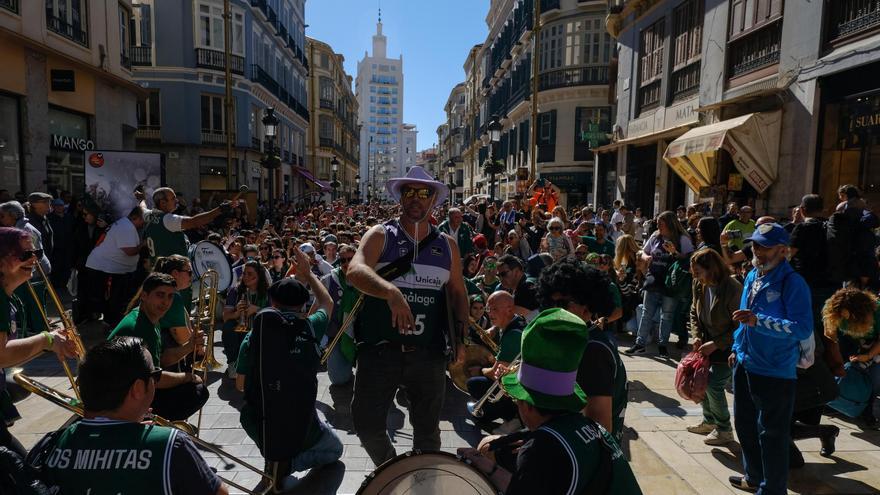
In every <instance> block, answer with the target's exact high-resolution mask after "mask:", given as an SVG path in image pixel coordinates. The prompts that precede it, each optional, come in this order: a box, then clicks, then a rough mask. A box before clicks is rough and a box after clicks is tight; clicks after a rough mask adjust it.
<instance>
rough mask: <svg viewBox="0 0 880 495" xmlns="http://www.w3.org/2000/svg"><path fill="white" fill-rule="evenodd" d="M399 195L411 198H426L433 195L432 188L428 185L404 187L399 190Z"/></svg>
mask: <svg viewBox="0 0 880 495" xmlns="http://www.w3.org/2000/svg"><path fill="white" fill-rule="evenodd" d="M400 195H401V197H403V198H412V197H414V196H417V197H418V198H419V199H428V198H430V197H431V196H433V195H434V190H433V189H431V188H430V187H418V188H416V187H404V188H401V190H400Z"/></svg>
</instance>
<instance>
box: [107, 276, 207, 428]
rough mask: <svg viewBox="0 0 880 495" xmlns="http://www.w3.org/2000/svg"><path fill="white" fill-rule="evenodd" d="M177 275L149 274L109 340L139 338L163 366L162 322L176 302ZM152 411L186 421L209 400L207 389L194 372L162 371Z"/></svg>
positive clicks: (158, 365)
mask: <svg viewBox="0 0 880 495" xmlns="http://www.w3.org/2000/svg"><path fill="white" fill-rule="evenodd" d="M176 285H177V283H176V282H175V281H174V277H172V276H171V275H167V274H165V273H151V274H149V275H147V278H146V279H145V280H144V283H143V285H141V295H140V304H139V305H138V307H136V308H134V309H133V310H131V312H129V313H128V314H127V315H126V316H125V318H123V319H122V321H120V322H119V325H117V326H116V328H115V329H113V331H112V332H111V333H110V336H109V337H108V340H112V339H114V338H116V337H122V336H131V337H138V338H140V339H141V340H142V341H143V343H144V346H145V347H147V349H148V350H149V351H150V356H152V359H153V366H154V367H155V368H160V363H161V359H162V333H161V331H160V327H159V321H160V320H161V319H162V317H163V316H165V314H166V313H167V312H168V310H169V308H171V306H172V305H173V303H174V295H175V294H176V292H177V291H176ZM151 395H155V397H154V398H153V401H152V402H153V411H154V412H155V413H156V414H158V415H159V416H162V417H164V418H167V419H169V420H171V421H177V420H186V419H187V418H189V417H190V416H191V415H192V414H193V413H194V412H196V411H198V410H199V409H201V408H202V406H204V405H205V402H207V401H208V389H207V387H206V386H205V385H204V384H203V383H202V380H201V378H199V377H198V376H197V375H195V374H193V373H179V372H171V371H162V374H161V376H160V378H159V381H158V382H157V383H156V391H155V393H154V394H151Z"/></svg>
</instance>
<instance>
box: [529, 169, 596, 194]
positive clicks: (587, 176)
mask: <svg viewBox="0 0 880 495" xmlns="http://www.w3.org/2000/svg"><path fill="white" fill-rule="evenodd" d="M541 178H542V179H544V180H549V181H550V182H552V183H553V185H554V186H556V187H558V188H560V189H562V190H566V189H568V190H581V189H585V188H588V187H591V186H592V184H593V173H592V172H551V173H541Z"/></svg>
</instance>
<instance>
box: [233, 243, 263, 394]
mask: <svg viewBox="0 0 880 495" xmlns="http://www.w3.org/2000/svg"><path fill="white" fill-rule="evenodd" d="M265 272H266V269H265V268H264V267H263V265H262V264H261V263H260V262H259V261H257V260H250V261H247V262H245V264H244V266H243V268H242V271H241V278H240V279H239V281H238V284H237V285H235V286H233V287H230V288H229V292H227V293H226V305H225V306H223V352H224V353H225V354H226V362H227V363H229V365H228V367H227V369H226V375H227V376H228V377H229V379H231V380H234V379H235V378H236V374H235V362H236V361H237V360H238V350H239V348H241V342H242V341H243V340H244V336H245V333H247V332H246V331H244V332H242V331H236V327H237V326H239V325H241V324H242V323H243V324H244V325H246V326H247V327H248V329H250V326H251V325H250V322H251V319H252V318H253V316H254V315H255V314H257V312H258V311H260V310H261V309H263V308H265V307H266V306H268V305H269V297H268V292H267V291H268V289H269V282H268V277H266V276H265Z"/></svg>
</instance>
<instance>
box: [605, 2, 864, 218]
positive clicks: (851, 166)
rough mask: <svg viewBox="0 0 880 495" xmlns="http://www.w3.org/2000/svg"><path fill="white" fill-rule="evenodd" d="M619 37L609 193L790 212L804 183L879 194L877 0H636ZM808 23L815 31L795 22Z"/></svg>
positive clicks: (664, 205)
mask: <svg viewBox="0 0 880 495" xmlns="http://www.w3.org/2000/svg"><path fill="white" fill-rule="evenodd" d="M610 9H611V10H610V15H609V20H608V26H607V27H608V29H609V32H610V33H611V34H613V35H614V36H615V37H616V38H617V40H618V46H619V57H618V59H617V61H616V67H617V76H616V78H615V80H614V81H613V84H612V86H613V87H614V88H615V89H616V103H617V121H616V126H615V132H614V142H613V143H612V144H610V145H606V146H602V147H600V148H599V151H601V152H603V153H605V154H607V155H608V156H609V157H610V159H611V160H613V161H615V162H616V164H617V171H616V173H617V176H618V178H619V180H618V188H617V190H616V191H615V193H616V196H618V197H623V198H625V199H626V201H627V202H628V203H631V204H633V205H637V206H642V207H644V208H647V209H648V210H654V211H655V212H656V211H659V210H663V209H671V208H674V207H676V206H678V205H681V204H685V203H690V202H694V201H707V202H712V203H713V205H715V206H716V209H720V205H721V204H722V203H723V202H725V201H730V200H735V201H738V202H739V203H741V204H744V203H751V204H754V205H756V206H757V207H758V209H759V211H760V212H761V213H768V214H776V215H788V214H789V207H790V206H791V205H793V204H798V203H799V202H800V197H801V195H803V194H804V193H806V192H810V191H813V192H817V193H820V194H821V195H822V197H823V199H824V200H825V206H826V209H829V211H830V209H833V207H834V205H835V204H836V202H837V198H836V188H837V187H838V186H839V185H841V184H845V183H853V184H856V185H859V186H860V187H862V188H863V189H864V190H865V193H866V196H868V198H869V200H870V199H871V198H874V199H875V201H874V202H875V203H876V200H880V190H878V189H877V186H876V185H875V181H874V180H873V177H875V176H876V175H877V174H878V173H880V168H878V167H880V154H878V150H880V147H878V137H877V136H878V133H877V131H878V130H880V124H878V122H880V119H878V117H877V116H878V115H880V113H878V109H880V97H878V95H880V87H878V84H877V83H876V76H874V74H876V73H878V69H880V64H878V60H880V22H878V21H877V19H880V2H877V1H868V2H863V1H856V0H852V1H850V0H842V1H839V2H798V1H791V0H789V1H783V0H779V1H772V2H771V1H764V0H735V1H727V0H684V1H682V0H677V1H645V0H633V1H629V2H626V3H623V4H614V5H611V7H610ZM804 26H815V27H817V28H816V29H812V28H811V29H805V28H804Z"/></svg>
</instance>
